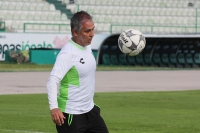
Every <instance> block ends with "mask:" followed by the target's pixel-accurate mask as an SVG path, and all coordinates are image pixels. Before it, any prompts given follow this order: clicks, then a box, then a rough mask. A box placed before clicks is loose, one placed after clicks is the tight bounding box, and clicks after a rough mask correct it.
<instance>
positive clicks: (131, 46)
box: [118, 29, 146, 56]
mask: <svg viewBox="0 0 200 133" xmlns="http://www.w3.org/2000/svg"><path fill="white" fill-rule="evenodd" d="M145 45H146V40H145V37H144V35H143V34H142V32H140V31H139V30H135V29H128V30H125V31H123V32H122V33H121V34H120V36H119V38H118V46H119V49H120V50H121V51H122V53H124V54H127V55H129V56H136V55H138V54H139V53H141V52H142V50H143V49H144V48H145Z"/></svg>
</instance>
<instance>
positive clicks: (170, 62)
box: [102, 53, 200, 67]
mask: <svg viewBox="0 0 200 133" xmlns="http://www.w3.org/2000/svg"><path fill="white" fill-rule="evenodd" d="M102 64H103V65H142V66H150V65H151V66H152V65H153V66H165V67H199V66H200V58H199V54H198V53H196V54H183V53H181V54H178V55H176V54H154V55H153V56H152V58H151V57H150V54H139V55H137V56H126V55H124V54H119V55H117V54H111V55H109V54H106V53H105V54H103V55H102Z"/></svg>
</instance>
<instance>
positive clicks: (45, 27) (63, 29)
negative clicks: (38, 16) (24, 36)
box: [25, 24, 71, 33]
mask: <svg viewBox="0 0 200 133" xmlns="http://www.w3.org/2000/svg"><path fill="white" fill-rule="evenodd" d="M25 29H26V30H25V32H31V33H34V32H36V33H41V32H43V33H46V32H51V33H71V28H70V25H69V24H67V25H66V24H63V25H61V24H26V26H25Z"/></svg>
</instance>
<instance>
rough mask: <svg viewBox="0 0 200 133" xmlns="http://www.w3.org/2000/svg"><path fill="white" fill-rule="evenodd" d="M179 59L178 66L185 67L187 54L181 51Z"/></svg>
mask: <svg viewBox="0 0 200 133" xmlns="http://www.w3.org/2000/svg"><path fill="white" fill-rule="evenodd" d="M177 61H178V64H177V67H185V65H186V62H185V55H184V54H183V53H179V54H178V55H177Z"/></svg>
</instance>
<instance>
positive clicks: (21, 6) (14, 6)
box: [0, 1, 56, 11]
mask: <svg viewBox="0 0 200 133" xmlns="http://www.w3.org/2000/svg"><path fill="white" fill-rule="evenodd" d="M0 10H24V11H29V10H30V11H42V10H43V11H48V10H56V9H55V6H54V5H53V4H49V3H47V2H34V3H30V2H1V1H0Z"/></svg>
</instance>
